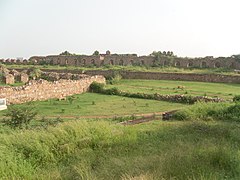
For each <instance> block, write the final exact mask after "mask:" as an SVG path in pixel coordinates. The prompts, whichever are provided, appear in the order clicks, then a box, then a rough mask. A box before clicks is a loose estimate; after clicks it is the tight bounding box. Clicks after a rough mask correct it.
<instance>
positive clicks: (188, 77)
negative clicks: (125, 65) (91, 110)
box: [44, 69, 240, 83]
mask: <svg viewBox="0 0 240 180" xmlns="http://www.w3.org/2000/svg"><path fill="white" fill-rule="evenodd" d="M44 71H48V72H58V73H74V74H77V73H81V71H79V70H50V69H49V70H44ZM117 72H118V73H119V74H121V76H122V77H123V78H124V79H153V80H179V81H199V82H220V83H240V76H239V75H235V76H233V75H221V74H192V73H162V72H133V71H117ZM115 73H116V71H113V70H89V71H85V74H87V75H102V76H105V77H109V76H113V75H114V74H115Z"/></svg>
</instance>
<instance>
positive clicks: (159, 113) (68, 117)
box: [39, 112, 164, 119]
mask: <svg viewBox="0 0 240 180" xmlns="http://www.w3.org/2000/svg"><path fill="white" fill-rule="evenodd" d="M163 113H164V112H156V113H140V114H134V116H136V117H139V116H144V117H148V116H151V115H153V114H155V115H162V114H163ZM132 115H133V114H124V115H118V116H116V115H101V116H100V115H99V116H98V115H96V116H44V117H45V118H58V117H60V118H64V119H76V118H77V119H108V118H116V117H129V116H132ZM39 118H41V117H40V116H39Z"/></svg>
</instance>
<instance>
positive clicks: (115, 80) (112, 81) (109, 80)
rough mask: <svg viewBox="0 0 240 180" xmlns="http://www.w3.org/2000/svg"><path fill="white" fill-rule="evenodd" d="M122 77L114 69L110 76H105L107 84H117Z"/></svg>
mask: <svg viewBox="0 0 240 180" xmlns="http://www.w3.org/2000/svg"><path fill="white" fill-rule="evenodd" d="M121 79H122V76H121V74H120V73H119V72H117V71H114V72H113V75H112V76H109V77H108V78H107V83H109V84H117V83H119V81H120V80H121Z"/></svg>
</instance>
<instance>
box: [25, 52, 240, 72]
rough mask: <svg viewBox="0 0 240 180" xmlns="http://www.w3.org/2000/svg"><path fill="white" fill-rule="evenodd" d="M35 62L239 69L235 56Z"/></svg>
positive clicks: (40, 59)
mask: <svg viewBox="0 0 240 180" xmlns="http://www.w3.org/2000/svg"><path fill="white" fill-rule="evenodd" d="M29 60H30V61H31V62H33V63H35V64H41V63H43V62H45V63H47V64H51V65H63V66H65V65H70V66H79V67H81V66H83V67H84V66H91V65H93V66H97V67H99V66H104V65H120V66H128V65H139V66H144V65H145V66H154V65H157V66H174V67H180V68H191V67H196V68H230V69H240V61H239V60H238V59H237V58H235V57H218V58H213V57H210V56H208V57H205V58H180V57H175V56H173V57H168V56H162V57H160V58H156V57H154V56H137V55H98V56H85V55H81V56H80V55H71V56H63V55H54V56H46V57H37V56H35V57H32V58H30V59H29Z"/></svg>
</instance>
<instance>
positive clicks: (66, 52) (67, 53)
mask: <svg viewBox="0 0 240 180" xmlns="http://www.w3.org/2000/svg"><path fill="white" fill-rule="evenodd" d="M59 55H61V56H71V55H73V54H71V53H70V52H68V51H64V52H62V53H60V54H59Z"/></svg>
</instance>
